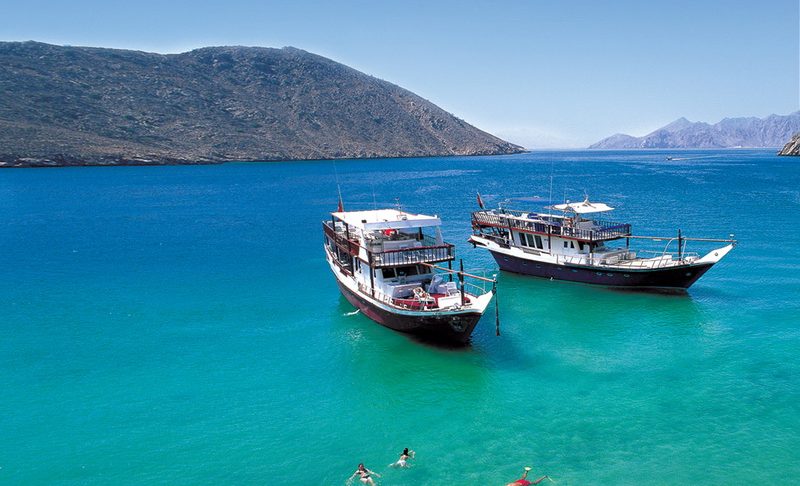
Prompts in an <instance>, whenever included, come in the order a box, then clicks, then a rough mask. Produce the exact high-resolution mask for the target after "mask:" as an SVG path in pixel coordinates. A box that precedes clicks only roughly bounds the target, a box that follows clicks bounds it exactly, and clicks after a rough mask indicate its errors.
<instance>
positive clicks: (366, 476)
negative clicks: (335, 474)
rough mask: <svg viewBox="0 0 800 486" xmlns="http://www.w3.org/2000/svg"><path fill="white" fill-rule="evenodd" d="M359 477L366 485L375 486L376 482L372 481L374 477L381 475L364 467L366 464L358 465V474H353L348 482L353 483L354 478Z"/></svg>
mask: <svg viewBox="0 0 800 486" xmlns="http://www.w3.org/2000/svg"><path fill="white" fill-rule="evenodd" d="M356 476H359V479H360V480H361V482H362V483H364V484H369V485H370V486H375V480H374V479H372V476H376V477H381V475H380V474H378V473H376V472H375V471H370V470H369V469H367V468H366V466H364V463H363V462H362V463H361V464H359V465H358V469H356V472H354V473H353V475H352V476H350V477H349V478H348V479H347V480H348V481H351V480H352V479H353V478H354V477H356Z"/></svg>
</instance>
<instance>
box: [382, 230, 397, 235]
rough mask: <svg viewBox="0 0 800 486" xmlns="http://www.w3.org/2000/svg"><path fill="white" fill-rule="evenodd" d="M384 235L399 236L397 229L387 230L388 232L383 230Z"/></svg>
mask: <svg viewBox="0 0 800 486" xmlns="http://www.w3.org/2000/svg"><path fill="white" fill-rule="evenodd" d="M383 234H384V235H385V236H394V235H396V234H397V230H396V229H386V230H383Z"/></svg>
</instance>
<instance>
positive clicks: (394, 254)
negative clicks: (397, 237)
mask: <svg viewBox="0 0 800 486" xmlns="http://www.w3.org/2000/svg"><path fill="white" fill-rule="evenodd" d="M454 248H455V247H454V246H453V245H451V244H449V243H446V244H444V245H436V246H422V247H418V248H405V249H400V250H385V251H383V252H379V253H372V263H373V264H374V266H376V267H392V266H398V265H411V264H414V263H436V262H444V261H447V260H453V259H454V258H455V255H454Z"/></svg>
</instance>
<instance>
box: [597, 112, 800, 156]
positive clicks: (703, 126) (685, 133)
mask: <svg viewBox="0 0 800 486" xmlns="http://www.w3.org/2000/svg"><path fill="white" fill-rule="evenodd" d="M798 130H800V111H797V112H795V113H792V114H790V115H785V116H781V115H770V116H768V117H766V118H755V117H749V118H725V119H724V120H722V121H721V122H719V123H716V124H714V125H710V124H708V123H703V122H690V121H689V120H687V119H686V118H679V119H677V120H675V121H674V122H672V123H670V124H669V125H667V126H665V127H662V128H659V129H658V130H656V131H654V132H652V133H649V134H647V135H645V136H643V137H632V136H630V135H624V134H617V135H612V136H610V137H608V138H605V139H603V140H601V141H599V142H597V143H596V144H594V145H591V146H590V147H589V148H590V149H641V148H728V147H770V148H772V147H781V146H783V144H784V143H785V142H786V140H787V139H788V138H789V137H790V136H791V135H792V134H793V133H795V132H797V131H798Z"/></svg>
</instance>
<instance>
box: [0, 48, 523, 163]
mask: <svg viewBox="0 0 800 486" xmlns="http://www.w3.org/2000/svg"><path fill="white" fill-rule="evenodd" d="M0 87H1V88H2V90H1V92H2V97H0V166H6V167H9V166H51V165H116V164H168V163H181V164H184V163H185V164H193V163H215V162H223V161H233V160H236V161H256V160H300V159H332V158H364V157H412V156H441V155H487V154H510V153H516V152H521V151H523V149H522V148H521V147H519V146H517V145H513V144H511V143H508V142H506V141H504V140H501V139H499V138H497V137H495V136H492V135H490V134H488V133H486V132H484V131H481V130H479V129H477V128H475V127H474V126H472V125H470V124H468V123H466V122H465V121H463V120H460V119H458V118H456V117H455V116H453V115H451V114H449V113H447V112H446V111H444V110H443V109H441V108H439V107H438V106H436V105H434V104H433V103H431V102H429V101H427V100H425V99H423V98H421V97H419V96H417V95H415V94H414V93H412V92H410V91H408V90H405V89H403V88H400V87H398V86H396V85H394V84H391V83H389V82H386V81H383V80H380V79H377V78H374V77H372V76H368V75H366V74H363V73H361V72H359V71H356V70H355V69H352V68H349V67H347V66H345V65H343V64H339V63H337V62H334V61H332V60H330V59H326V58H324V57H321V56H318V55H315V54H311V53H309V52H306V51H303V50H300V49H295V48H283V49H268V48H257V47H209V48H204V49H197V50H194V51H191V52H186V53H183V54H174V55H160V54H151V53H146V52H138V51H126V50H117V49H103V48H89V47H62V46H53V45H48V44H42V43H38V42H21V43H20V42H0Z"/></svg>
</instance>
